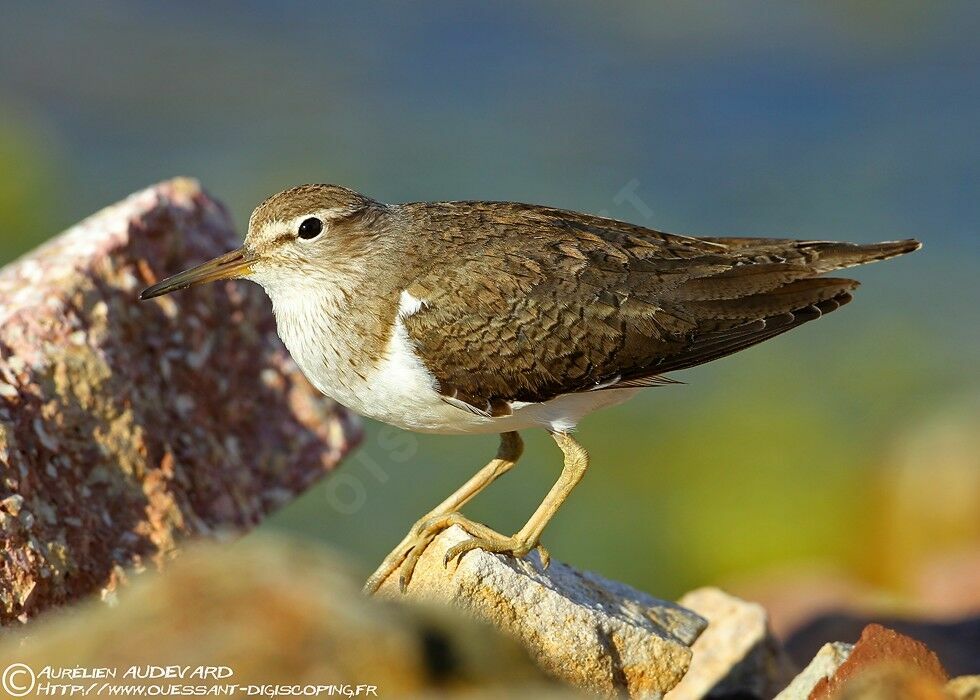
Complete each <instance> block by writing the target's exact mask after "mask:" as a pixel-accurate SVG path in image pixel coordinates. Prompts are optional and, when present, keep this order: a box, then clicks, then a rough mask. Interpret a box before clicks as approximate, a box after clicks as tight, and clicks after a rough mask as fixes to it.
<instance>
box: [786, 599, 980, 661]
mask: <svg viewBox="0 0 980 700" xmlns="http://www.w3.org/2000/svg"><path fill="white" fill-rule="evenodd" d="M872 621H874V622H877V623H880V624H881V625H882V626H884V627H887V628H889V629H893V630H895V631H896V632H898V633H900V634H904V635H907V636H909V637H912V638H913V639H918V640H919V641H921V642H923V643H924V644H925V645H926V646H928V647H929V648H930V649H932V650H933V651H934V652H936V654H937V655H938V656H939V658H940V659H942V661H943V666H944V667H945V668H946V670H947V671H949V673H950V674H951V675H954V676H965V675H970V674H975V673H980V653H978V652H977V650H978V649H980V615H976V614H974V615H973V616H972V617H967V618H964V619H945V620H920V619H914V618H912V619H902V618H895V617H891V616H887V615H872V614H868V613H865V614H863V615H845V614H835V615H825V616H822V617H818V618H816V619H814V620H811V621H810V622H809V623H807V624H806V625H804V626H803V627H802V628H800V629H799V630H797V631H796V632H795V633H794V634H793V635H792V636H790V637H789V638H788V639H787V640H786V649H787V650H788V651H789V653H790V654H791V655H792V656H793V658H794V659H797V660H800V659H806V658H810V656H812V654H813V650H814V649H818V648H819V647H820V645H821V644H822V643H823V642H825V641H826V640H828V639H857V638H858V637H859V636H860V635H861V631H862V630H863V629H865V628H866V627H867V626H868V625H869V624H871V623H872ZM808 653H809V654H810V656H807V654H808Z"/></svg>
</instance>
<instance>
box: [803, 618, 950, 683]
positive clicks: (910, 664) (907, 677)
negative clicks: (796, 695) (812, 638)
mask: <svg viewBox="0 0 980 700" xmlns="http://www.w3.org/2000/svg"><path fill="white" fill-rule="evenodd" d="M892 668H900V669H903V670H906V671H914V673H913V674H898V675H896V674H894V673H890V672H889V669H892ZM855 679H859V680H858V681H856V682H852V681H855ZM947 680H948V677H947V675H946V670H945V669H944V668H943V665H942V664H941V663H940V662H939V658H938V657H937V656H936V654H935V652H933V651H932V650H931V649H929V647H927V646H926V645H925V644H923V643H922V642H920V641H918V640H915V639H912V638H911V637H906V636H905V635H904V634H899V633H898V632H896V631H895V630H890V629H888V628H887V627H882V626H881V625H877V624H871V625H868V626H867V627H865V628H864V631H863V632H862V633H861V638H860V639H859V640H858V641H857V644H855V645H854V648H853V649H852V650H851V653H850V654H849V655H848V657H847V660H845V661H844V663H842V664H841V665H840V666H839V667H838V669H837V671H836V672H835V673H834V674H833V675H832V676H831V677H829V678H825V679H822V680H820V681H818V682H817V684H816V686H814V688H813V691H812V692H811V693H810V699H811V700H820V699H821V698H834V697H838V696H844V695H847V696H849V697H862V695H860V694H859V693H860V692H867V693H868V694H869V695H871V694H872V693H874V694H875V697H879V696H880V697H900V696H899V695H895V696H889V695H888V693H889V692H890V690H889V689H892V688H896V687H902V686H906V685H907V686H911V687H914V688H919V687H923V688H925V687H935V688H939V689H940V695H941V687H942V685H943V684H944V683H946V681H947ZM862 688H863V689H865V690H861V689H862ZM879 688H881V692H880V693H879V692H878V689H879ZM845 690H847V693H845ZM925 692H926V691H923V693H925ZM912 697H916V696H915V695H912Z"/></svg>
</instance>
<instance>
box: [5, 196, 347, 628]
mask: <svg viewBox="0 0 980 700" xmlns="http://www.w3.org/2000/svg"><path fill="white" fill-rule="evenodd" d="M236 240H237V236H236V235H235V233H234V230H233V228H232V225H231V223H230V221H229V218H228V216H227V213H226V212H225V210H224V209H223V208H222V207H221V205H219V204H218V203H216V202H215V201H214V200H212V199H210V198H209V197H208V196H207V195H206V194H205V193H204V192H203V191H202V190H201V189H200V187H199V186H198V185H197V183H195V182H193V181H191V180H183V179H178V180H173V181H170V182H165V183H162V184H160V185H157V186H156V187H152V188H150V189H147V190H144V191H143V192H140V193H137V194H135V195H133V196H131V197H130V198H128V199H126V200H125V201H123V202H121V203H120V204H117V205H115V206H113V207H110V208H108V209H105V210H103V211H102V212H99V213H98V214H96V215H95V216H93V217H91V218H90V219H87V220H86V221H84V222H82V223H81V224H79V225H77V226H76V227H74V228H72V229H71V230H69V231H67V232H66V233H65V234H63V235H62V236H59V237H58V238H55V239H54V240H52V241H51V242H50V243H48V244H47V245H45V246H43V247H41V248H39V249H38V250H36V251H35V252H33V253H32V254H30V255H28V256H27V257H25V258H23V259H21V260H19V261H17V262H15V263H13V264H11V265H9V266H7V267H6V268H4V269H3V270H2V271H0V623H10V622H12V621H14V620H16V619H20V620H22V621H25V620H26V619H27V618H28V617H30V616H33V615H35V614H36V613H38V612H40V611H41V610H44V609H45V608H49V607H51V606H54V605H59V604H63V603H66V602H69V601H72V600H75V599H77V598H79V597H80V596H84V595H87V594H89V593H92V592H93V591H97V590H99V589H100V588H109V589H111V588H112V587H114V586H115V585H116V583H117V582H118V581H119V572H120V571H121V567H127V566H130V565H133V564H136V565H142V564H145V563H147V562H148V561H150V562H160V561H162V559H163V558H164V557H165V555H166V554H167V553H168V552H170V551H171V550H173V548H174V546H175V543H176V542H177V541H178V540H179V539H180V538H181V537H185V536H187V535H190V534H193V533H205V534H206V533H212V532H214V531H216V530H219V529H225V528H233V529H244V528H248V527H250V526H252V525H255V524H256V523H257V522H258V521H259V520H260V519H261V518H262V516H263V515H264V514H265V513H267V512H268V511H269V510H271V509H273V508H275V507H277V506H279V505H281V504H283V503H284V502H286V501H288V500H289V499H290V498H292V497H293V496H294V495H295V494H297V493H299V492H301V491H302V490H304V489H305V488H307V487H308V486H309V485H310V484H312V483H313V482H315V481H316V480H317V479H318V478H320V477H321V476H322V475H323V474H325V473H326V472H328V471H329V470H330V469H332V468H333V467H334V466H335V465H336V464H337V462H338V460H339V459H340V457H341V456H342V455H343V454H344V453H345V452H346V451H347V450H348V449H350V447H351V445H352V444H353V443H355V442H356V441H357V439H358V436H359V431H358V428H357V426H356V424H354V423H352V422H351V420H350V419H349V418H348V416H347V414H346V413H345V412H344V411H342V410H340V409H338V408H337V407H336V406H334V405H333V404H332V403H330V402H328V401H326V400H323V399H321V398H320V397H318V396H317V395H316V394H315V392H314V391H313V390H312V389H311V388H310V387H309V386H308V385H307V383H306V381H305V380H304V379H303V378H302V377H301V376H300V375H299V373H298V371H297V370H296V368H295V367H294V366H293V364H292V362H291V361H290V360H289V359H288V357H287V355H286V353H285V350H284V349H283V348H282V347H281V346H280V344H279V342H278V340H277V339H276V337H275V332H274V323H273V320H272V317H271V314H270V313H269V309H268V304H267V302H266V300H265V299H264V297H263V295H262V294H261V292H260V291H259V290H258V289H252V288H250V287H249V286H248V285H245V284H231V283H229V284H226V285H218V286H213V287H209V288H202V289H199V290H192V291H189V292H186V293H184V294H182V295H181V296H180V297H179V298H173V299H163V300H160V301H155V302H152V303H142V304H141V303H139V302H137V300H136V299H137V295H138V293H139V291H140V289H141V288H142V287H143V286H145V285H146V284H148V283H150V282H153V281H154V280H156V279H157V278H158V277H160V276H163V275H166V274H169V273H173V272H176V271H178V270H180V269H183V268H184V267H186V266H187V265H188V264H191V263H195V262H200V261H203V260H205V259H206V258H210V257H212V256H214V255H217V254H219V253H221V252H224V251H226V250H228V249H229V248H231V247H233V246H234V245H236Z"/></svg>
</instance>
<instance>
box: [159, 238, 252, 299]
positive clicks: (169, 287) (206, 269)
mask: <svg viewBox="0 0 980 700" xmlns="http://www.w3.org/2000/svg"><path fill="white" fill-rule="evenodd" d="M254 263H255V258H254V257H253V256H252V255H251V254H250V253H249V252H248V251H246V250H245V249H244V248H239V249H238V250H233V251H231V252H230V253H226V254H225V255H222V256H221V257H220V258H215V259H214V260H212V261H210V262H206V263H204V264H203V265H199V266H197V267H195V268H193V269H191V270H187V271H186V272H181V273H180V274H179V275H174V276H173V277H171V278H170V279H165V280H164V281H163V282H160V283H159V284H155V285H153V286H152V287H149V288H148V289H144V290H143V293H142V294H140V299H141V300H143V301H145V300H147V299H153V298H155V297H162V296H163V295H164V294H170V293H171V292H176V291H179V290H181V289H187V288H188V287H195V286H197V285H199V284H206V283H208V282H217V281H219V280H233V279H241V278H242V277H245V276H246V275H248V273H249V272H250V271H251V269H252V265H253V264H254Z"/></svg>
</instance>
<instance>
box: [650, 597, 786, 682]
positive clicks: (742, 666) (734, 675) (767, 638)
mask: <svg viewBox="0 0 980 700" xmlns="http://www.w3.org/2000/svg"><path fill="white" fill-rule="evenodd" d="M678 602H679V603H680V604H681V605H683V606H684V607H685V608H689V609H690V610H693V611H694V612H696V613H697V614H698V615H700V616H701V617H703V618H705V619H706V620H707V621H708V628H707V629H706V630H705V631H704V634H702V635H701V636H700V637H699V638H698V640H697V641H696V642H695V643H694V646H693V647H692V651H693V652H694V656H693V658H692V660H691V668H690V670H689V671H688V673H687V675H686V676H684V679H683V680H682V681H681V682H680V684H678V686H677V687H676V688H674V689H673V690H672V691H670V692H669V693H668V694H667V699H668V700H698V699H700V698H712V697H759V698H771V697H772V696H773V695H775V694H776V693H777V692H778V691H779V690H780V689H782V688H784V687H785V686H786V684H787V683H788V682H789V681H790V679H791V678H792V677H793V674H794V672H795V669H794V668H793V664H792V662H791V661H790V660H789V657H788V656H787V655H786V653H785V652H784V651H783V649H782V647H781V646H780V644H779V642H778V641H776V639H775V638H774V637H773V636H772V633H771V632H770V631H769V618H768V615H767V614H766V611H765V609H764V608H763V607H762V606H761V605H758V604H756V603H749V602H747V601H744V600H742V599H740V598H736V597H735V596H732V595H729V594H728V593H725V592H724V591H721V590H719V589H717V588H699V589H697V590H695V591H691V592H690V593H688V594H686V595H685V596H684V597H683V598H681V599H680V601H678Z"/></svg>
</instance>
